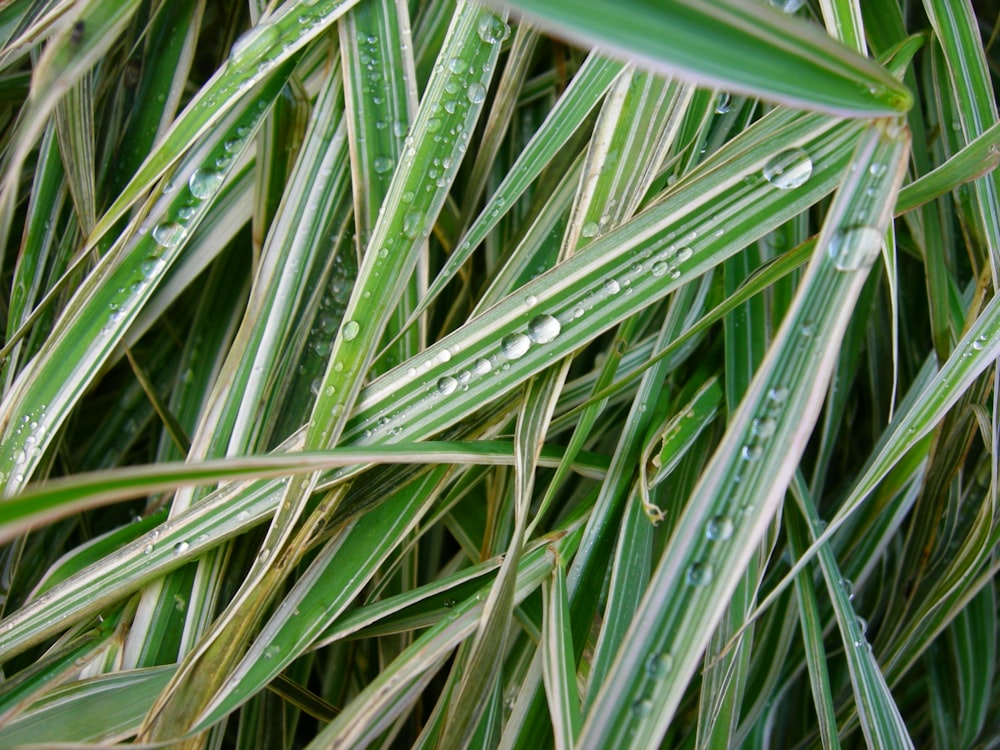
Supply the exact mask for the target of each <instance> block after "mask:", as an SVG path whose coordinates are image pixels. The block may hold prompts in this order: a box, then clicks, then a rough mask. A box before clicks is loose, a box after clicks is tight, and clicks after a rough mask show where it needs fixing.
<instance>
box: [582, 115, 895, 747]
mask: <svg viewBox="0 0 1000 750" xmlns="http://www.w3.org/2000/svg"><path fill="white" fill-rule="evenodd" d="M907 151H908V139H907V133H906V131H905V130H901V129H900V128H899V126H896V125H892V124H889V123H886V122H882V123H877V124H876V125H875V126H874V127H872V128H870V129H869V130H868V131H867V132H866V133H865V135H864V136H863V138H862V140H861V142H860V144H859V146H858V150H857V153H856V156H855V158H854V160H853V162H852V169H851V170H850V171H849V173H848V175H847V178H846V180H845V182H844V183H843V184H842V185H841V187H840V189H839V191H838V193H837V196H836V198H835V200H834V204H833V206H832V207H831V209H830V213H829V215H828V217H827V221H826V223H825V224H824V230H823V233H822V235H821V237H820V240H819V243H818V245H817V248H816V253H815V255H814V256H813V261H812V263H811V265H810V270H809V272H808V274H807V276H806V278H805V279H804V280H803V282H802V284H801V288H800V290H799V292H798V294H797V296H796V301H795V303H794V304H793V307H792V309H791V310H790V311H789V312H788V314H787V316H786V319H785V321H784V323H783V324H782V328H781V330H780V332H779V333H778V336H777V338H776V340H775V343H774V345H773V347H772V349H771V350H770V352H769V353H768V355H767V357H766V358H765V361H764V363H763V364H762V366H761V368H760V370H758V372H757V375H756V376H755V378H754V381H753V383H752V384H751V386H750V388H749V390H748V392H747V395H746V396H745V398H744V400H743V402H742V403H741V405H740V408H739V410H738V412H737V413H736V415H734V417H733V419H732V422H731V424H730V427H729V430H728V431H727V435H726V438H725V439H724V440H723V442H722V444H721V445H720V447H719V449H718V450H717V451H716V453H715V455H714V456H713V458H712V460H711V461H710V463H709V465H708V466H707V467H706V468H705V470H704V472H703V473H702V477H701V479H700V480H699V483H698V486H697V487H696V488H695V490H694V492H693V494H692V497H691V498H690V499H689V500H688V504H687V506H686V509H685V512H684V513H683V515H682V517H681V519H680V520H679V522H678V525H677V527H676V529H675V531H674V534H673V536H672V538H671V543H670V545H669V546H668V548H667V551H666V552H665V553H664V556H663V558H662V559H661V561H660V563H659V566H658V567H657V570H656V572H655V573H654V575H653V579H652V581H651V583H650V587H649V589H648V591H647V595H646V597H645V598H644V600H643V603H642V605H641V606H640V608H639V611H638V612H637V614H636V618H635V620H634V621H633V623H632V627H631V628H630V630H629V634H628V636H627V637H626V639H625V644H624V645H623V647H622V648H621V649H620V650H619V652H618V658H617V659H616V662H615V669H614V670H613V672H612V675H611V677H610V679H608V680H607V681H606V682H605V683H604V685H603V687H602V689H601V691H600V693H599V694H598V697H597V700H596V702H595V703H594V704H593V706H592V708H591V711H590V712H589V714H588V716H587V719H586V722H585V724H584V729H583V733H582V735H581V737H580V741H579V744H580V747H581V748H602V747H609V746H615V747H623V748H626V747H635V748H644V747H650V746H653V745H655V744H657V743H658V742H659V741H660V739H661V738H662V736H663V733H664V732H665V730H666V728H667V726H668V724H669V723H670V721H671V719H672V718H673V715H674V712H675V711H676V708H677V706H678V705H679V703H680V699H681V696H682V694H683V692H684V690H685V689H686V687H687V684H688V681H689V680H690V678H691V676H692V674H693V673H694V671H695V669H696V668H697V660H698V658H699V657H700V655H701V653H702V651H703V650H704V648H705V646H706V645H707V643H708V639H709V638H710V636H711V632H712V629H713V627H714V626H715V624H716V622H717V621H718V618H719V617H720V616H721V615H722V613H723V610H724V607H725V604H726V601H727V600H728V596H729V593H730V592H731V591H732V590H733V589H734V588H735V587H736V585H737V584H738V583H739V580H740V578H741V575H742V571H743V570H744V568H745V566H746V564H747V562H748V560H749V559H750V557H751V555H752V554H753V553H754V552H755V550H756V546H757V541H758V540H759V539H760V537H761V536H762V535H763V533H764V531H765V530H766V528H767V526H768V525H769V524H770V522H771V518H772V516H773V514H774V511H775V509H776V507H777V505H778V503H780V501H781V498H782V497H783V495H784V492H785V489H786V487H787V485H788V482H789V481H790V479H791V476H792V472H793V471H794V468H795V463H796V460H795V459H797V457H798V456H799V455H800V454H801V451H802V450H803V449H804V447H805V442H806V440H807V438H808V435H809V432H810V430H811V427H812V425H813V422H814V420H815V418H816V416H817V415H818V414H819V410H820V407H821V403H822V402H821V399H822V395H823V392H824V390H825V383H826V381H827V379H828V378H829V376H830V373H831V371H832V367H833V364H834V361H835V358H836V349H835V348H833V347H829V346H828V345H827V342H828V341H838V340H839V333H840V332H842V331H843V328H844V326H845V325H846V323H847V319H848V316H849V313H850V310H851V309H852V302H853V300H854V298H855V297H856V296H857V294H858V293H859V292H860V290H861V287H862V285H863V283H864V281H865V278H866V276H867V271H868V269H869V268H870V266H871V264H872V262H873V261H874V260H875V258H876V257H877V256H878V252H879V249H880V247H881V244H882V237H883V235H884V233H885V228H886V226H887V224H888V221H889V219H890V215H891V207H892V205H893V203H894V201H895V197H896V193H897V191H898V189H899V183H900V182H901V181H902V173H903V168H904V166H905V161H904V159H905V158H906V155H907ZM651 658H653V659H659V660H663V661H669V668H668V669H663V670H657V671H656V673H655V674H654V673H650V672H648V671H647V664H648V662H649V660H650V659H651Z"/></svg>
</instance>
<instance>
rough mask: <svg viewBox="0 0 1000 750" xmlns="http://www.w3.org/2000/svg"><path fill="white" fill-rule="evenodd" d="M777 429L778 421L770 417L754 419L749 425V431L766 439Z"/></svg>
mask: <svg viewBox="0 0 1000 750" xmlns="http://www.w3.org/2000/svg"><path fill="white" fill-rule="evenodd" d="M777 429H778V423H777V422H776V421H775V420H774V419H772V418H771V417H762V418H760V419H755V420H754V421H753V423H752V424H751V425H750V432H751V433H752V434H753V435H754V436H755V437H758V438H761V439H766V438H769V437H771V436H772V435H773V434H774V432H775V430H777Z"/></svg>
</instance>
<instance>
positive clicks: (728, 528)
mask: <svg viewBox="0 0 1000 750" xmlns="http://www.w3.org/2000/svg"><path fill="white" fill-rule="evenodd" d="M733 529H734V527H733V522H732V520H731V519H730V518H729V516H713V517H712V518H710V519H708V524H707V525H706V526H705V536H707V537H708V538H709V539H711V540H712V541H713V542H724V541H726V540H727V539H729V537H731V536H732V535H733Z"/></svg>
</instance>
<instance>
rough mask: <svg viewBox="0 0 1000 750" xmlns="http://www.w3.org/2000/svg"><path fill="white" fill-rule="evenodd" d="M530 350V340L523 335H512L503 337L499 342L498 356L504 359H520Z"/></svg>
mask: <svg viewBox="0 0 1000 750" xmlns="http://www.w3.org/2000/svg"><path fill="white" fill-rule="evenodd" d="M530 348H531V339H529V338H528V337H527V336H525V335H524V334H523V333H512V334H510V335H509V336H504V337H503V340H502V341H501V342H500V354H501V355H502V356H503V357H505V358H506V359H511V360H513V359H520V358H521V357H523V356H524V355H525V354H527V353H528V349H530Z"/></svg>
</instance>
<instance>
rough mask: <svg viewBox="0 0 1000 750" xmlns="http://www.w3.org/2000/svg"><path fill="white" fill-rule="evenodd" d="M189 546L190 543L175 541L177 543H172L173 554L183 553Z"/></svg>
mask: <svg viewBox="0 0 1000 750" xmlns="http://www.w3.org/2000/svg"><path fill="white" fill-rule="evenodd" d="M190 546H191V545H190V544H188V543H187V542H177V544H175V545H174V554H175V555H183V554H184V553H185V552H187V551H188V548H189V547H190Z"/></svg>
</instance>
